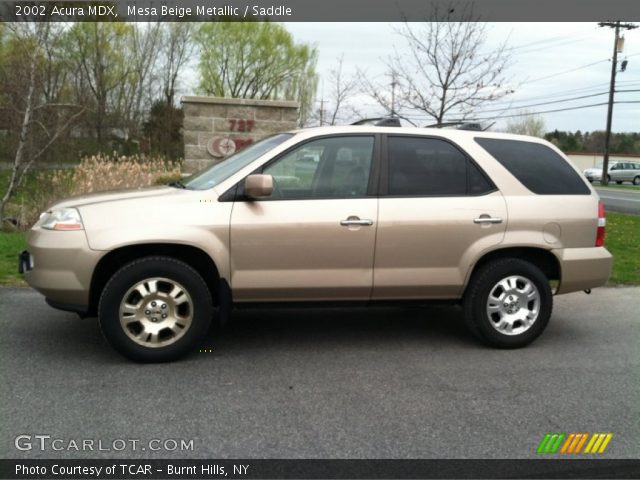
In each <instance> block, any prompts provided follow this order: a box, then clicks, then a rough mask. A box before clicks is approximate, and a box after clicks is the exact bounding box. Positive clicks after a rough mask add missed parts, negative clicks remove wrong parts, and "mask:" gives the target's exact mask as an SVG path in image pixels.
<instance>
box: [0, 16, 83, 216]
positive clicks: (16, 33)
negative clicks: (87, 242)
mask: <svg viewBox="0 0 640 480" xmlns="http://www.w3.org/2000/svg"><path fill="white" fill-rule="evenodd" d="M62 35H63V29H62V28H61V26H60V24H55V23H45V22H41V23H26V22H25V23H15V24H11V25H7V26H4V27H2V37H3V38H2V39H1V42H0V118H1V120H0V121H1V122H2V123H1V124H0V128H1V129H2V130H5V131H6V135H4V138H3V143H4V145H3V150H5V152H3V154H4V155H6V157H7V158H6V160H9V161H10V162H11V168H10V174H9V177H8V180H7V183H6V184H5V185H2V187H4V188H3V189H2V190H0V220H4V212H5V209H6V207H7V205H8V204H9V202H10V201H11V200H12V198H13V197H14V196H15V194H16V193H17V192H18V190H19V189H20V188H21V186H22V184H23V182H24V179H25V176H26V174H27V173H28V172H29V170H30V169H31V168H32V167H33V165H34V163H35V162H36V161H37V160H40V159H41V158H42V157H43V156H44V155H45V153H46V152H47V151H48V150H49V149H50V148H51V147H52V146H53V145H54V144H55V143H56V142H58V141H59V140H60V138H61V137H62V136H63V135H64V134H66V133H67V132H68V131H69V129H70V128H71V127H72V126H73V125H74V124H75V122H77V121H78V119H79V118H80V116H81V115H82V113H83V112H84V107H83V106H81V105H77V104H71V103H67V102H65V93H64V84H65V81H64V79H65V78H66V76H67V74H68V70H66V69H65V64H64V61H61V60H60V59H61V58H64V48H63V45H64V44H63V42H61V41H60V40H61V37H62ZM1 223H2V222H1V221H0V224H1ZM0 226H1V225H0Z"/></svg>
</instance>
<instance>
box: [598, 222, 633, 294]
mask: <svg viewBox="0 0 640 480" xmlns="http://www.w3.org/2000/svg"><path fill="white" fill-rule="evenodd" d="M605 246H606V247H607V249H608V250H609V251H610V252H611V253H612V254H613V272H612V273H611V278H610V279H609V283H612V284H624V285H639V284H640V216H638V215H624V214H622V213H612V212H608V213H607V235H606V237H605Z"/></svg>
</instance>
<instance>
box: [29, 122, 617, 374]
mask: <svg viewBox="0 0 640 480" xmlns="http://www.w3.org/2000/svg"><path fill="white" fill-rule="evenodd" d="M316 159H317V161H316ZM604 230H605V217H604V207H603V204H602V202H601V201H600V199H599V197H598V194H597V192H596V191H595V190H594V189H593V188H592V187H591V185H589V183H588V182H587V181H586V180H585V179H584V178H582V177H581V175H580V172H579V170H577V169H576V168H575V167H574V166H573V165H572V164H571V162H570V161H569V160H568V159H567V157H566V156H565V155H564V154H563V153H562V152H561V151H559V150H558V149H557V148H556V147H555V146H553V145H552V144H550V143H549V142H546V141H544V140H542V139H539V138H532V137H525V136H519V135H508V134H501V133H485V132H475V131H462V130H446V129H433V128H401V127H379V126H369V125H365V126H352V127H325V128H315V129H304V130H296V131H292V132H287V133H281V134H278V135H274V136H272V137H269V138H266V139H264V140H262V141H260V142H257V143H254V144H253V145H251V146H249V147H247V148H245V149H244V150H241V151H239V152H237V153H236V154H235V155H233V156H231V157H230V158H228V159H226V160H225V161H224V162H220V163H218V164H216V165H214V166H212V167H210V168H209V169H207V170H204V171H202V172H200V173H198V174H196V175H194V176H192V177H190V178H188V179H186V180H184V183H182V182H174V183H173V184H172V186H164V187H154V188H148V189H141V190H132V191H128V192H122V191H120V192H110V193H99V194H94V195H88V196H82V197H77V198H71V199H68V200H65V201H62V202H59V203H57V204H56V205H53V206H52V207H51V208H50V209H48V210H47V211H46V212H44V213H43V214H42V217H41V218H40V220H39V221H38V222H37V223H36V224H35V225H34V226H33V227H32V228H31V230H30V231H29V232H28V234H27V250H25V251H24V252H22V254H21V255H20V259H19V262H20V271H22V272H24V274H25V278H26V280H27V282H28V283H29V284H30V285H31V286H32V287H33V288H35V289H36V290H38V291H39V292H41V293H42V294H43V295H44V296H45V297H46V299H47V302H48V303H49V304H50V305H51V306H53V307H55V308H59V309H62V310H69V311H74V312H77V313H79V314H80V315H82V316H94V315H97V316H98V320H99V323H100V327H101V329H102V332H103V334H104V336H105V338H106V339H107V340H108V342H109V343H110V344H111V345H112V346H113V347H114V348H115V349H116V350H118V351H119V352H120V353H122V354H123V355H125V356H126V357H128V358H130V359H133V360H136V361H165V360H171V359H175V358H177V357H180V356H182V355H185V354H187V353H188V352H190V351H194V350H196V349H197V348H198V345H202V344H201V342H202V341H203V339H204V337H205V335H206V334H207V332H208V330H209V325H210V322H211V321H212V318H213V315H214V309H215V308H216V307H218V308H219V309H220V310H221V311H222V312H225V311H226V312H228V309H229V308H231V305H233V306H234V307H236V308H240V307H243V306H244V307H246V306H249V305H256V304H259V305H262V306H268V305H274V306H282V305H284V304H290V305H298V306H300V305H301V303H302V304H304V303H305V302H306V303H307V304H310V305H314V304H317V303H318V302H329V305H331V306H335V305H340V304H342V305H350V304H354V303H355V304H365V305H366V304H371V303H374V302H389V301H393V302H401V301H409V302H416V301H418V302H426V301H430V300H447V301H453V302H458V303H459V304H461V305H462V307H463V311H464V317H465V321H466V323H467V326H468V327H469V330H470V331H471V332H472V333H473V334H474V335H475V336H477V337H478V338H479V339H480V340H481V341H483V342H484V343H486V344H488V345H490V346H493V347H498V348H517V347H523V346H525V345H527V344H529V343H530V342H532V341H533V340H535V339H536V338H537V337H538V336H539V335H540V334H541V333H542V332H543V330H544V329H545V327H546V326H547V324H548V322H549V319H550V318H551V312H552V307H553V296H554V295H555V294H564V293H569V292H576V291H581V290H586V291H589V290H590V289H591V288H594V287H598V286H601V285H604V284H605V282H606V281H607V279H608V277H609V273H610V270H611V265H612V256H611V254H610V253H609V252H608V251H607V250H606V248H605V247H604ZM594 301H597V300H594ZM341 302H342V303H341ZM302 319H303V318H302V317H301V320H302ZM558 346H559V347H562V345H558ZM513 359H514V357H512V356H509V357H505V360H504V361H505V362H507V363H508V362H509V361H512V360H513Z"/></svg>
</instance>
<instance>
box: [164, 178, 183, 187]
mask: <svg viewBox="0 0 640 480" xmlns="http://www.w3.org/2000/svg"><path fill="white" fill-rule="evenodd" d="M167 185H169V186H170V187H176V188H187V187H186V186H185V184H184V183H182V182H181V181H180V180H176V181H175V182H171V183H168V184H167Z"/></svg>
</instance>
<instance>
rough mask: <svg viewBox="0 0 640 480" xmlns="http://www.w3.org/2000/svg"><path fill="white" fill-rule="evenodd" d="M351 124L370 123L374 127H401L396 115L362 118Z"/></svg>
mask: <svg viewBox="0 0 640 480" xmlns="http://www.w3.org/2000/svg"><path fill="white" fill-rule="evenodd" d="M351 125H371V126H374V127H401V126H402V125H401V124H400V119H399V118H398V117H379V118H363V119H362V120H358V121H357V122H353V123H352V124H351Z"/></svg>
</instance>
